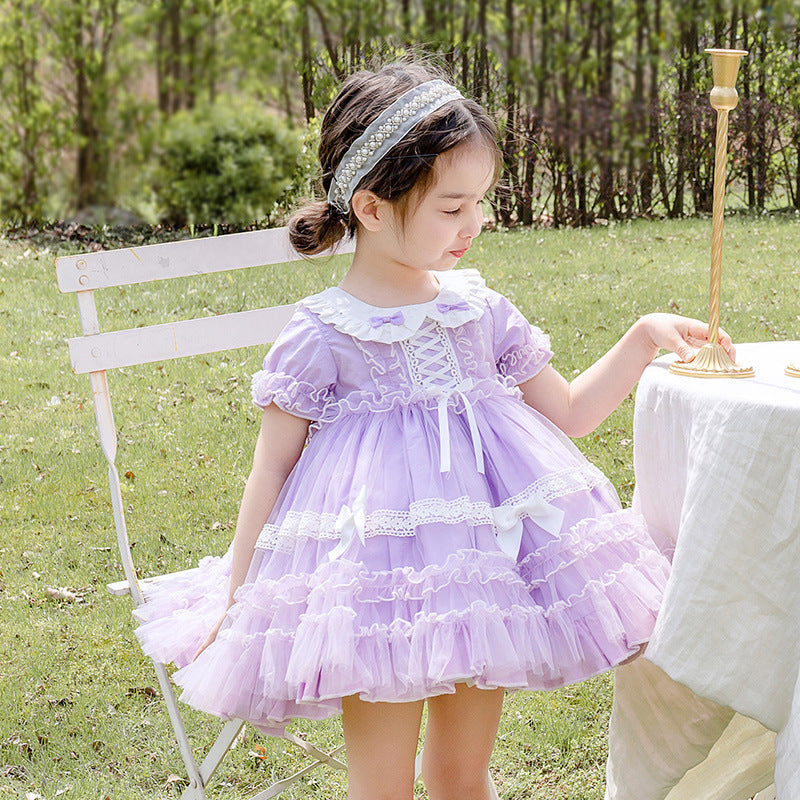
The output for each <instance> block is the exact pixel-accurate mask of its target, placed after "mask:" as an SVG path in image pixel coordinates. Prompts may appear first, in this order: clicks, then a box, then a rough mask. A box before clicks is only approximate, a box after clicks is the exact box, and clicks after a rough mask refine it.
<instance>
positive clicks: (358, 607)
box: [138, 511, 667, 732]
mask: <svg viewBox="0 0 800 800" xmlns="http://www.w3.org/2000/svg"><path fill="white" fill-rule="evenodd" d="M227 561H228V558H227V557H226V558H224V559H215V560H206V561H205V562H204V563H203V564H202V565H201V566H200V567H199V568H198V569H197V570H196V571H195V574H194V575H193V576H184V577H183V578H181V579H180V580H181V581H182V582H183V585H184V589H185V591H184V593H183V596H182V597H181V601H180V603H177V604H174V609H173V612H172V614H170V611H169V605H170V602H172V600H171V598H175V597H176V596H179V595H177V593H176V592H175V591H173V590H170V591H168V592H165V591H163V590H164V588H165V587H163V586H162V587H158V588H157V589H155V590H154V591H153V592H151V595H152V599H151V601H150V602H149V603H148V604H146V605H145V606H144V607H142V609H140V611H139V612H138V615H139V616H140V618H142V619H143V620H153V621H151V622H148V623H147V624H145V625H143V626H142V627H141V628H140V629H139V632H138V633H139V637H140V639H141V641H142V645H143V647H144V649H145V651H146V652H148V653H149V654H151V655H153V656H154V657H156V658H157V659H159V660H176V662H177V663H179V664H187V663H188V660H189V658H190V657H191V655H192V654H193V652H194V651H196V649H197V648H198V647H199V645H200V643H202V641H203V640H204V638H205V636H206V635H207V632H208V630H209V629H210V628H211V626H212V625H213V624H214V622H216V620H217V619H218V617H219V615H220V613H221V611H222V609H223V608H224V604H225V591H224V586H225V574H226V564H227ZM269 574H272V575H275V576H276V577H274V578H269V577H266V575H269ZM589 576H591V577H589ZM250 577H251V579H252V580H250V579H249V580H248V582H247V583H246V584H245V585H244V586H242V587H241V588H240V589H239V591H238V592H237V596H236V601H237V602H236V604H235V605H234V607H233V608H232V609H231V611H230V612H229V619H228V624H227V626H226V627H225V628H224V629H223V630H222V631H221V632H220V634H219V636H218V637H217V640H216V642H215V643H214V645H213V646H212V647H210V648H209V649H207V650H206V651H205V652H204V653H202V654H201V656H200V657H199V658H198V659H197V661H196V662H193V663H191V664H189V666H186V667H185V668H184V669H182V670H180V671H179V672H177V673H176V676H175V677H176V681H177V682H178V684H179V685H181V686H182V687H183V690H184V691H183V695H182V700H184V701H185V702H188V703H189V704H191V705H193V706H195V707H198V708H201V709H203V710H205V711H208V712H210V713H213V714H217V715H219V716H222V717H242V718H244V719H249V720H251V721H253V722H254V723H255V724H256V725H258V726H260V727H261V728H262V729H264V730H266V731H268V732H275V731H276V730H279V729H280V728H281V727H282V725H283V724H285V722H286V721H287V720H289V719H291V718H294V717H304V718H309V719H320V718H324V717H327V716H330V715H332V714H337V713H339V711H340V708H341V704H340V698H341V697H344V696H347V695H351V694H359V695H360V696H361V697H362V698H363V699H367V700H373V701H387V702H399V701H406V700H416V699H421V698H424V697H430V696H433V695H437V694H442V693H449V692H452V691H454V686H455V684H456V683H460V682H468V683H471V684H474V685H477V686H480V687H484V688H494V687H505V688H509V689H522V688H526V689H550V688H554V687H557V686H562V685H564V684H567V683H571V682H574V681H578V680H581V679H583V678H586V677H588V676H590V675H593V674H596V673H599V672H602V671H604V670H606V669H608V668H610V667H612V666H614V665H615V664H618V663H620V662H621V661H623V660H624V659H626V658H628V657H629V656H630V655H631V654H632V653H634V652H635V651H636V650H637V648H638V647H639V645H641V644H642V643H643V642H645V641H647V639H648V637H649V635H650V632H651V631H652V628H653V625H654V622H655V615H656V612H657V609H658V606H659V603H660V599H661V596H662V593H663V589H664V585H665V583H666V578H667V566H666V562H665V561H664V559H663V558H662V557H661V556H660V555H659V554H658V553H657V552H656V551H655V550H654V548H652V547H651V546H650V545H648V540H647V537H646V534H644V535H643V531H642V530H641V527H640V520H639V518H638V517H636V516H634V515H632V514H631V513H630V512H627V511H620V512H614V513H611V514H609V515H607V516H606V517H604V518H602V519H600V520H594V521H586V522H584V523H583V524H582V525H580V526H577V527H576V528H575V529H573V530H572V531H570V532H569V534H568V535H567V536H565V537H564V539H563V541H562V542H560V543H558V544H554V543H549V544H548V545H545V546H543V547H542V548H540V549H539V551H537V552H535V553H529V554H528V555H527V556H526V558H525V559H523V561H521V562H520V564H519V565H517V564H515V563H514V562H513V560H512V559H510V558H509V557H508V556H506V555H505V554H503V553H499V552H494V553H486V552H481V551H476V550H460V551H458V552H455V553H452V554H451V555H450V556H448V557H447V559H446V560H445V561H444V563H443V564H441V565H428V566H426V567H424V568H422V569H414V568H412V567H398V568H394V569H390V570H382V571H374V570H369V569H367V568H365V567H364V565H363V564H359V563H355V562H352V561H349V560H344V559H341V560H336V561H328V562H325V563H323V564H321V565H320V566H318V567H317V568H316V569H315V570H314V572H313V573H311V574H298V573H293V572H290V571H287V556H286V555H285V554H282V553H274V554H270V553H265V552H258V553H257V555H256V559H255V562H254V564H253V567H252V568H251V576H250ZM176 623H177V624H176ZM173 657H175V658H173Z"/></svg>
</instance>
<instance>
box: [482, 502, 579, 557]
mask: <svg viewBox="0 0 800 800" xmlns="http://www.w3.org/2000/svg"><path fill="white" fill-rule="evenodd" d="M492 516H493V517H494V524H495V527H496V528H497V544H498V545H499V546H500V549H501V550H502V551H503V552H504V553H505V554H506V555H509V556H511V558H513V559H514V560H516V558H517V556H518V555H519V548H520V544H521V543H522V518H523V517H528V518H530V519H532V520H533V521H534V522H535V523H536V524H537V525H538V526H539V527H540V528H544V530H546V531H547V532H548V533H550V534H552V535H553V536H555V535H557V534H558V532H559V531H560V530H561V524H562V522H563V521H564V512H563V511H562V510H561V509H560V508H556V507H555V506H552V505H550V503H548V502H547V501H545V500H542V498H541V497H531V498H530V499H528V500H525V501H524V502H523V503H521V504H518V505H514V506H500V507H499V508H495V509H492Z"/></svg>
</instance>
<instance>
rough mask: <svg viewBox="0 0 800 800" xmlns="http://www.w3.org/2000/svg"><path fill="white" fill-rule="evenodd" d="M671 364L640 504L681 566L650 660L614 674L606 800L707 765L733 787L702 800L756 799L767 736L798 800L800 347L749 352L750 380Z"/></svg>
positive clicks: (649, 797)
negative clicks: (790, 368) (686, 372)
mask: <svg viewBox="0 0 800 800" xmlns="http://www.w3.org/2000/svg"><path fill="white" fill-rule="evenodd" d="M672 358H673V357H671V356H670V357H664V358H661V359H658V360H657V361H656V362H654V363H653V364H652V365H651V366H650V367H648V368H647V370H646V371H645V374H644V376H643V378H642V380H641V382H640V384H639V387H638V389H637V393H636V410H635V415H634V466H635V473H636V491H635V495H634V505H635V506H636V507H637V508H638V509H639V510H640V511H641V512H642V513H643V514H644V516H645V518H646V519H647V521H648V523H649V524H650V526H651V528H652V532H653V534H654V536H655V537H656V538H657V540H658V541H659V542H660V544H661V545H662V547H663V548H664V549H665V551H670V550H674V558H673V569H672V574H671V577H670V580H669V584H668V587H667V593H666V596H665V598H664V604H663V607H662V610H661V613H660V614H659V618H658V622H657V624H656V629H655V631H654V633H653V637H652V639H651V642H650V645H649V646H648V649H647V656H646V660H640V661H638V662H634V663H633V664H631V665H629V666H628V667H624V668H621V669H620V670H618V672H617V675H616V686H615V701H614V711H613V714H612V724H611V751H610V757H609V767H608V776H609V780H608V785H609V788H608V792H607V796H608V797H609V798H612V799H613V800H662V798H664V797H666V796H667V795H668V794H670V790H673V793H672V794H670V800H672V798H673V797H676V798H677V797H679V796H683V795H682V794H681V786H680V785H679V782H681V779H682V777H683V775H684V773H686V772H687V771H688V770H689V769H690V768H692V767H694V766H695V765H697V764H701V766H700V767H698V770H697V771H696V772H695V776H696V775H697V774H699V773H700V772H702V771H703V769H705V770H706V772H707V773H708V775H710V776H711V777H710V779H709V780H710V781H711V782H713V781H716V782H717V783H719V776H720V775H723V774H724V775H727V779H726V780H727V786H725V787H722V788H719V787H718V788H717V789H713V790H712V788H710V785H707V786H706V788H705V789H704V790H703V792H705V793H703V792H701V793H696V794H695V795H694V797H696V798H703V800H706V798H712V797H714V798H717V797H719V798H720V800H723V798H724V800H734V798H737V799H738V798H740V797H742V798H744V797H749V796H750V795H751V794H753V793H755V791H758V789H760V788H763V787H764V786H765V785H767V784H768V783H769V782H771V777H770V775H769V773H770V772H771V767H772V765H771V759H772V755H773V752H772V739H771V735H770V734H769V733H767V731H766V730H765V729H769V730H770V731H775V732H777V739H776V741H775V747H774V754H775V757H776V766H775V783H776V786H777V792H778V800H800V378H790V377H787V376H785V375H784V373H783V370H784V367H785V366H786V364H787V362H789V361H794V362H798V363H800V343H798V342H769V343H763V344H749V345H740V346H739V347H738V356H737V360H738V361H739V362H740V363H749V364H752V365H753V366H754V367H755V369H756V376H755V377H754V378H749V379H710V380H706V379H700V378H688V377H681V376H678V375H673V374H672V373H670V372H669V371H668V365H669V362H670V361H671V360H672ZM648 662H650V663H649V664H648ZM653 665H655V667H653ZM676 682H677V683H676ZM685 687H688V690H687V689H686V688H685ZM689 690H690V691H689ZM733 711H736V712H739V714H741V715H745V716H747V717H749V718H751V719H752V720H756V721H757V722H758V723H760V725H757V724H755V723H753V722H750V721H747V720H743V719H741V717H734V716H733ZM762 726H763V727H762ZM726 731H727V732H726ZM712 747H713V748H714V752H713V753H712V755H711V757H710V758H707V756H708V754H709V753H710V752H711V750H712ZM734 753H738V756H737V757H736V758H734ZM704 761H705V762H706V763H705V764H702V762H704ZM712 762H715V763H716V765H717V767H716V769H717V772H716V773H715V772H714V769H715V768H714V767H713V763H712ZM709 765H711V767H709ZM709 770H710V771H709ZM715 775H716V777H714V776H715ZM687 781H688V782H689V783H691V781H692V775H691V773H690V774H689V775H687V776H686V778H685V779H684V781H683V782H684V783H685V782H687ZM764 781H766V783H764ZM759 784H761V785H759ZM673 787H675V788H674V789H673ZM713 792H716V793H713ZM748 793H749V794H748ZM686 796H687V797H692V795H691V794H687V795H686Z"/></svg>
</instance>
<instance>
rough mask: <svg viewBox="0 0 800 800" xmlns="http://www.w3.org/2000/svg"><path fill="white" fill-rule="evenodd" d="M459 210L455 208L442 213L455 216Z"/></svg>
mask: <svg viewBox="0 0 800 800" xmlns="http://www.w3.org/2000/svg"><path fill="white" fill-rule="evenodd" d="M460 212H461V209H460V208H456V209H454V210H453V211H445V212H444V213H445V214H450V215H451V216H455V215H456V214H458V213H460Z"/></svg>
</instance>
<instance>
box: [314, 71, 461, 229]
mask: <svg viewBox="0 0 800 800" xmlns="http://www.w3.org/2000/svg"><path fill="white" fill-rule="evenodd" d="M461 98H463V95H462V94H461V92H459V91H458V89H456V88H455V86H451V85H450V84H449V83H446V82H445V81H441V80H435V81H427V82H426V83H421V84H420V85H419V86H415V87H414V88H413V89H409V90H408V91H407V92H405V93H404V94H401V95H400V97H398V98H397V100H395V101H394V103H392V104H391V105H390V106H389V107H388V108H387V109H386V110H385V111H382V112H381V113H380V114H379V115H378V116H377V117H376V118H375V119H374V120H373V121H372V122H371V123H370V124H369V125H367V128H366V130H365V131H364V133H362V134H361V136H359V137H358V139H356V140H355V141H354V142H353V143H352V144H351V145H350V147H349V148H348V150H347V152H346V153H345V154H344V155H343V156H342V160H341V161H340V162H339V166H338V167H336V171H335V172H334V174H333V179H332V180H331V186H330V189H329V190H328V202H329V203H330V204H331V205H332V206H333V207H334V208H336V209H337V210H338V211H340V212H341V213H342V214H347V213H348V211H349V210H350V198H351V197H352V196H353V192H354V191H355V189H356V186H358V184H359V183H360V182H361V179H362V178H363V177H364V176H365V175H368V174H369V173H370V172H372V170H373V169H374V168H375V167H376V166H377V165H378V162H380V160H381V159H382V158H383V157H384V156H385V155H386V154H387V153H388V152H389V151H390V150H391V149H392V148H393V147H394V146H395V145H396V144H398V143H399V142H400V141H401V140H402V139H403V138H404V137H405V136H407V135H408V133H409V131H411V130H412V129H413V128H414V127H415V126H416V125H418V124H419V123H420V122H422V120H423V119H425V117H427V116H428V115H429V114H432V113H433V112H434V111H436V109H437V108H440V107H441V106H443V105H444V104H445V103H449V102H450V101H451V100H458V99H461Z"/></svg>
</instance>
